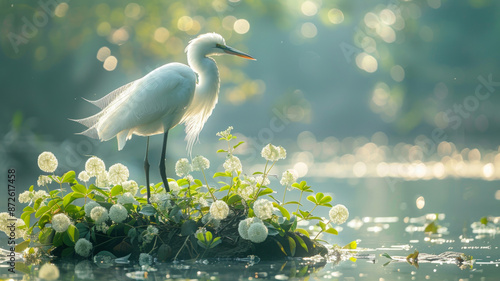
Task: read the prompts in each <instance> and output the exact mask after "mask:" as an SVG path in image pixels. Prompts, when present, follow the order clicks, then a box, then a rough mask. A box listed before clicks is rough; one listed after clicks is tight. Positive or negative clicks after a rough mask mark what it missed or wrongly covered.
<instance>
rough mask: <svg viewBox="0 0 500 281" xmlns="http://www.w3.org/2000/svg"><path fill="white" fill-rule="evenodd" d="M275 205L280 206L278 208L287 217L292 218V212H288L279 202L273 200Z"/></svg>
mask: <svg viewBox="0 0 500 281" xmlns="http://www.w3.org/2000/svg"><path fill="white" fill-rule="evenodd" d="M273 206H274V207H276V208H278V210H280V212H281V214H282V215H283V216H284V217H285V218H287V219H290V213H289V212H288V210H287V209H285V208H283V207H282V206H280V205H279V204H278V203H276V202H273Z"/></svg>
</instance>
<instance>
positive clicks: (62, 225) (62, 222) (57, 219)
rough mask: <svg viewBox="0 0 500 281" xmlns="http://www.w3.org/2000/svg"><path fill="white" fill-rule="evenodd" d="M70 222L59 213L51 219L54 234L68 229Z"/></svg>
mask: <svg viewBox="0 0 500 281" xmlns="http://www.w3.org/2000/svg"><path fill="white" fill-rule="evenodd" d="M70 224H71V221H70V220H69V218H68V216H66V215H65V214H62V213H59V214H57V215H55V216H53V217H52V228H53V229H54V230H55V231H56V232H64V231H66V230H67V229H68V227H69V225H70Z"/></svg>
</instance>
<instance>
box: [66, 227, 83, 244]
mask: <svg viewBox="0 0 500 281" xmlns="http://www.w3.org/2000/svg"><path fill="white" fill-rule="evenodd" d="M66 232H68V236H69V238H70V239H71V241H72V242H73V243H76V241H78V239H80V231H79V230H78V228H76V227H75V226H74V225H72V224H70V225H69V227H68V230H66Z"/></svg>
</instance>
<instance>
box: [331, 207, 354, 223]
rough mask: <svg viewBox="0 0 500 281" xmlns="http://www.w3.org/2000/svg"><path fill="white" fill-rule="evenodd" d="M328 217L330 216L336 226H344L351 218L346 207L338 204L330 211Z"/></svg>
mask: <svg viewBox="0 0 500 281" xmlns="http://www.w3.org/2000/svg"><path fill="white" fill-rule="evenodd" d="M328 215H329V216H330V221H331V222H333V223H334V224H343V223H344V222H346V221H347V219H348V218H349V210H347V208H346V206H344V205H342V204H338V205H335V206H333V207H332V208H331V209H330V212H328Z"/></svg>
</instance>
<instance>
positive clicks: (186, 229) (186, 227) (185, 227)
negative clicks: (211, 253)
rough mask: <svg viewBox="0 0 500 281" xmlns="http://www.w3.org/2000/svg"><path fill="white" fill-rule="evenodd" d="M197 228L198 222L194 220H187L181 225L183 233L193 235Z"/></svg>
mask: <svg viewBox="0 0 500 281" xmlns="http://www.w3.org/2000/svg"><path fill="white" fill-rule="evenodd" d="M196 229H198V227H197V226H196V222H195V221H194V220H187V221H185V222H184V223H183V224H182V225H181V235H182V236H188V235H191V234H193V233H195V232H196Z"/></svg>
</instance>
